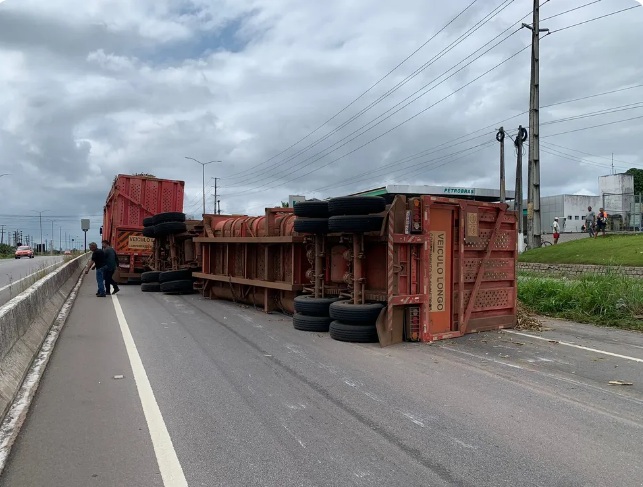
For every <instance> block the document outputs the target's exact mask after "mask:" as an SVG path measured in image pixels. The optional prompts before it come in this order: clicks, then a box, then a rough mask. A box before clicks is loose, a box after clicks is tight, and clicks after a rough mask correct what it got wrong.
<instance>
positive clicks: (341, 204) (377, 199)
mask: <svg viewBox="0 0 643 487" xmlns="http://www.w3.org/2000/svg"><path fill="white" fill-rule="evenodd" d="M385 209H386V200H385V199H384V198H382V197H381V196H342V197H339V198H332V199H331V200H330V201H329V202H328V211H329V212H330V214H331V215H368V214H370V213H381V212H382V211H384V210H385Z"/></svg>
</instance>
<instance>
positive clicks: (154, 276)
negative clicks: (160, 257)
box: [141, 271, 161, 284]
mask: <svg viewBox="0 0 643 487" xmlns="http://www.w3.org/2000/svg"><path fill="white" fill-rule="evenodd" d="M160 274H161V273H160V272H159V271H148V272H143V273H142V274H141V282H142V283H143V284H145V283H150V282H159V275H160Z"/></svg>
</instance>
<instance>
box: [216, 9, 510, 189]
mask: <svg viewBox="0 0 643 487" xmlns="http://www.w3.org/2000/svg"><path fill="white" fill-rule="evenodd" d="M513 1H514V0H504V1H503V2H502V4H500V5H499V6H497V7H495V8H494V9H493V10H492V11H491V12H490V13H488V14H487V15H486V16H485V17H483V18H482V19H481V20H479V21H478V22H476V23H475V24H474V26H473V27H471V28H469V30H467V31H465V32H464V33H463V34H461V35H460V36H459V37H458V38H457V39H455V40H454V41H453V42H451V44H449V45H448V46H447V47H445V48H443V49H442V50H441V51H440V52H439V53H438V54H436V55H435V56H434V57H433V58H431V59H430V60H429V61H427V62H426V63H424V64H423V65H422V66H420V67H419V68H417V69H416V70H415V71H414V72H413V73H411V74H410V75H408V76H406V77H405V78H404V79H403V80H402V81H400V82H398V83H397V84H396V85H395V86H393V88H391V89H389V90H388V91H387V92H385V93H384V94H383V95H381V96H380V97H379V98H378V99H376V100H375V101H373V102H371V103H370V104H369V105H368V106H366V107H365V108H362V109H361V110H360V111H359V112H357V113H356V114H354V115H353V116H352V117H350V118H349V119H348V120H346V121H344V122H343V123H342V124H341V125H339V126H338V127H335V128H334V129H333V130H331V131H330V132H327V133H326V134H325V135H324V136H323V137H321V138H319V139H317V140H316V141H314V142H313V143H311V144H309V145H308V146H306V147H304V148H302V149H300V150H299V151H298V152H297V153H295V154H293V155H291V156H289V157H287V158H286V159H284V160H282V161H281V162H279V163H277V164H273V165H271V166H270V167H268V168H265V169H262V170H261V171H259V172H258V173H256V174H253V176H252V177H253V178H256V179H254V180H253V181H250V182H251V183H252V182H254V181H258V180H261V179H262V178H263V176H262V175H263V174H266V173H267V172H268V171H272V170H274V169H276V168H277V167H280V166H283V165H284V164H286V163H288V162H290V161H292V160H294V159H296V158H297V157H299V156H300V155H302V154H303V153H305V152H307V151H308V150H310V149H312V148H313V147H315V146H317V145H319V144H320V143H322V142H324V141H325V140H327V139H329V138H330V137H332V136H333V135H334V134H336V133H337V132H339V131H340V130H341V129H343V128H344V127H346V126H347V125H349V124H350V123H351V122H353V121H354V120H356V119H358V118H359V117H361V116H362V115H363V114H364V113H366V112H368V111H369V110H370V109H371V108H373V107H374V106H376V105H378V104H379V103H381V102H382V101H383V100H384V99H385V98H387V97H389V96H390V95H391V94H393V93H394V92H395V91H397V90H398V89H399V88H401V87H402V86H404V85H405V84H406V83H408V82H409V81H410V80H412V79H413V78H415V77H416V76H418V75H419V74H420V73H422V72H423V71H424V70H426V69H427V68H428V67H430V66H431V65H433V64H434V63H435V62H436V61H437V60H439V59H441V58H442V57H444V56H445V55H446V54H447V53H448V52H450V51H451V50H452V49H454V48H455V47H457V46H458V45H459V44H461V43H462V42H463V41H464V40H465V39H467V38H468V37H469V36H471V35H472V34H473V33H474V32H476V31H477V30H479V29H480V28H481V27H483V26H484V25H485V24H486V23H487V22H489V21H490V20H492V19H493V18H494V17H496V16H497V15H498V14H500V12H502V11H503V10H504V9H505V8H507V7H508V6H509V5H510V4H511V3H513ZM521 20H522V19H521ZM512 25H513V24H512ZM510 29H511V26H510V27H509V28H508V29H506V30H505V31H504V32H502V33H500V34H499V35H498V36H496V37H495V38H494V39H492V40H491V41H489V43H491V42H493V41H494V40H495V39H497V38H498V37H500V36H502V35H503V34H504V33H505V32H507V31H508V30H510ZM483 47H484V46H483ZM475 52H477V51H474V53H472V55H473V54H475ZM466 59H467V58H465V59H464V60H463V61H465V60H466ZM461 62H462V61H461ZM456 66H457V64H456ZM450 69H453V67H452V68H450ZM448 71H449V70H447V71H446V72H448ZM446 72H445V73H446ZM445 73H443V74H445ZM441 76H442V75H441ZM441 76H438V78H436V79H439V78H440V77H441ZM433 81H435V80H433ZM433 81H432V82H433ZM429 84H431V83H429ZM427 86H429V85H425V86H424V87H422V88H421V89H420V90H418V91H416V92H415V93H413V94H412V95H410V96H409V97H407V98H405V100H407V99H408V98H410V97H411V96H413V95H415V94H417V93H418V92H419V91H421V90H423V89H424V88H426V87H427ZM405 100H403V101H405ZM396 106H397V105H396ZM385 113H386V112H385ZM380 116H381V115H380ZM375 120H377V118H376V119H375ZM369 123H371V122H369ZM366 125H368V124H366ZM363 127H365V125H363V126H362V127H360V128H359V129H358V130H360V129H361V128H363ZM354 133H355V132H352V133H351V134H349V135H348V136H347V137H350V136H351V135H352V134H354ZM347 137H345V138H347ZM345 138H344V139H341V140H340V141H338V142H336V143H335V144H333V145H331V146H329V147H327V148H325V149H323V150H322V151H321V152H317V153H316V154H314V155H313V156H311V157H315V156H317V155H319V154H321V153H322V152H324V151H327V150H329V149H330V148H332V147H334V146H335V145H337V144H339V143H340V142H341V141H342V140H345ZM307 160H309V159H305V160H304V161H301V162H306V161H307ZM301 162H300V164H301ZM236 178H239V176H237V177H235V178H232V179H236ZM226 179H231V178H226ZM245 183H246V184H247V183H248V182H247V181H246V182H245Z"/></svg>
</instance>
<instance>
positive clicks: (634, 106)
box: [540, 101, 643, 126]
mask: <svg viewBox="0 0 643 487" xmlns="http://www.w3.org/2000/svg"><path fill="white" fill-rule="evenodd" d="M637 108H643V101H638V102H636V103H629V104H627V105H621V106H619V107H614V108H604V109H602V110H597V111H594V112H587V113H583V114H580V115H572V116H569V117H565V118H559V119H556V120H549V121H546V122H542V123H541V124H540V125H541V126H543V125H551V124H554V123H562V122H571V121H573V120H581V119H584V118H589V117H597V116H599V115H609V114H611V113H618V112H623V111H627V110H636V109H637Z"/></svg>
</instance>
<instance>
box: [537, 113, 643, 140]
mask: <svg viewBox="0 0 643 487" xmlns="http://www.w3.org/2000/svg"><path fill="white" fill-rule="evenodd" d="M641 118H643V115H640V116H638V117H630V118H625V119H623V120H614V121H612V122H607V123H601V124H598V125H592V126H590V127H582V128H579V129H574V130H567V131H565V132H558V133H555V134H547V135H541V136H540V138H541V139H544V138H547V137H555V136H557V135H563V134H571V133H574V132H581V131H583V130H590V129H595V128H598V127H605V126H607V125H614V124H617V123H623V122H629V121H630V120H638V119H641Z"/></svg>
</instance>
